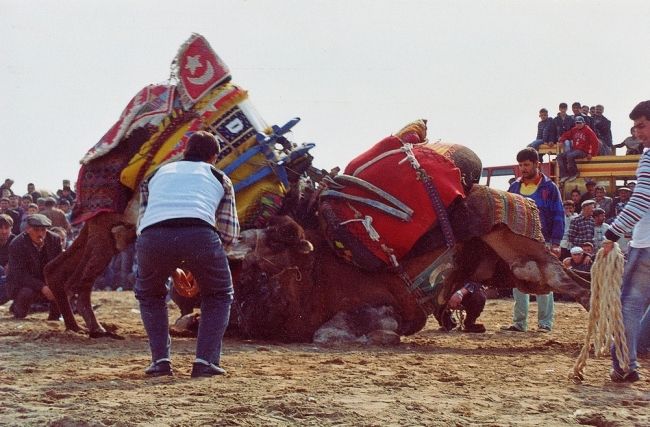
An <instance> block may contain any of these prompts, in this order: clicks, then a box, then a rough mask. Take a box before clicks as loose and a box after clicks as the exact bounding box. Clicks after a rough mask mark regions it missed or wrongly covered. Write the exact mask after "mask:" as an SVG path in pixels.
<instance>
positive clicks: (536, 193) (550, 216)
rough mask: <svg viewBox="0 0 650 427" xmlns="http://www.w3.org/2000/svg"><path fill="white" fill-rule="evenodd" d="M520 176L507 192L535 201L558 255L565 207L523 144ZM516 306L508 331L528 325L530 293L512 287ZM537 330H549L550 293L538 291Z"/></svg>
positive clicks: (533, 154) (534, 154)
mask: <svg viewBox="0 0 650 427" xmlns="http://www.w3.org/2000/svg"><path fill="white" fill-rule="evenodd" d="M517 162H518V163H519V170H520V171H521V177H520V178H518V179H517V180H516V181H515V182H513V183H512V184H511V185H510V188H509V189H508V191H509V192H510V193H517V194H521V195H522V196H524V197H528V198H530V199H532V200H534V201H535V204H536V205H537V208H538V209H539V219H540V221H541V225H542V234H543V235H544V239H545V240H546V245H547V247H548V248H549V249H550V250H551V252H552V253H553V254H554V255H555V256H558V257H559V255H560V241H561V240H562V236H563V235H564V207H563V206H562V198H561V197H560V190H559V189H558V188H557V185H555V183H554V182H553V181H552V180H551V179H550V178H549V177H547V176H546V175H544V174H543V173H541V171H540V169H539V158H538V154H537V151H535V149H533V148H531V147H526V148H524V149H523V150H521V151H520V152H519V153H517ZM512 294H513V297H514V299H515V307H514V313H513V319H512V322H513V323H512V325H510V326H506V327H503V328H502V329H504V330H508V331H516V332H525V331H526V330H527V329H528V304H529V301H530V296H529V295H528V294H525V293H523V292H521V291H519V290H518V289H513V292H512ZM537 308H538V310H537V311H538V313H537V322H538V323H537V330H538V331H539V332H550V331H551V329H552V328H553V293H552V292H550V293H548V294H546V295H537Z"/></svg>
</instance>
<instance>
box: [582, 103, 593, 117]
mask: <svg viewBox="0 0 650 427" xmlns="http://www.w3.org/2000/svg"><path fill="white" fill-rule="evenodd" d="M580 111H582V115H583V116H585V117H589V118H591V116H590V115H589V106H588V105H584V104H583V105H582V107H580Z"/></svg>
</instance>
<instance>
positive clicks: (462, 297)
mask: <svg viewBox="0 0 650 427" xmlns="http://www.w3.org/2000/svg"><path fill="white" fill-rule="evenodd" d="M486 300H487V295H486V294H485V289H483V286H482V285H481V284H480V283H476V282H467V283H465V286H463V287H462V288H461V289H459V290H458V291H456V292H455V293H454V294H453V295H452V296H451V298H450V299H449V308H450V309H451V310H462V309H464V310H465V320H464V321H463V329H462V331H463V332H474V333H483V332H485V326H484V325H483V324H481V323H476V319H478V318H479V316H480V315H481V313H482V312H483V309H484V308H485V301H486ZM441 319H442V323H441V329H442V330H444V331H450V330H452V329H454V328H455V327H456V326H457V324H456V321H455V320H454V319H453V318H452V317H451V311H450V310H447V311H445V312H444V313H443V314H442V317H441Z"/></svg>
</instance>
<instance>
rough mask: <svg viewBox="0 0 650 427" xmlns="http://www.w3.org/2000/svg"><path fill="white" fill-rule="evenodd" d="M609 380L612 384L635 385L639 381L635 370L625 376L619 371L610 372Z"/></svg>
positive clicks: (637, 372)
mask: <svg viewBox="0 0 650 427" xmlns="http://www.w3.org/2000/svg"><path fill="white" fill-rule="evenodd" d="M609 378H610V379H611V380H612V382H615V383H635V382H637V381H639V380H640V379H641V378H640V377H639V371H637V370H634V371H630V372H628V373H627V374H626V373H625V372H623V371H619V370H617V369H612V370H611V372H610V373H609Z"/></svg>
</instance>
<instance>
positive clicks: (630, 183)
mask: <svg viewBox="0 0 650 427" xmlns="http://www.w3.org/2000/svg"><path fill="white" fill-rule="evenodd" d="M625 186H626V187H627V188H629V189H630V190H632V192H633V193H634V189H635V188H636V182H634V181H630V182H628V183H627V184H626V185H625Z"/></svg>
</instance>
